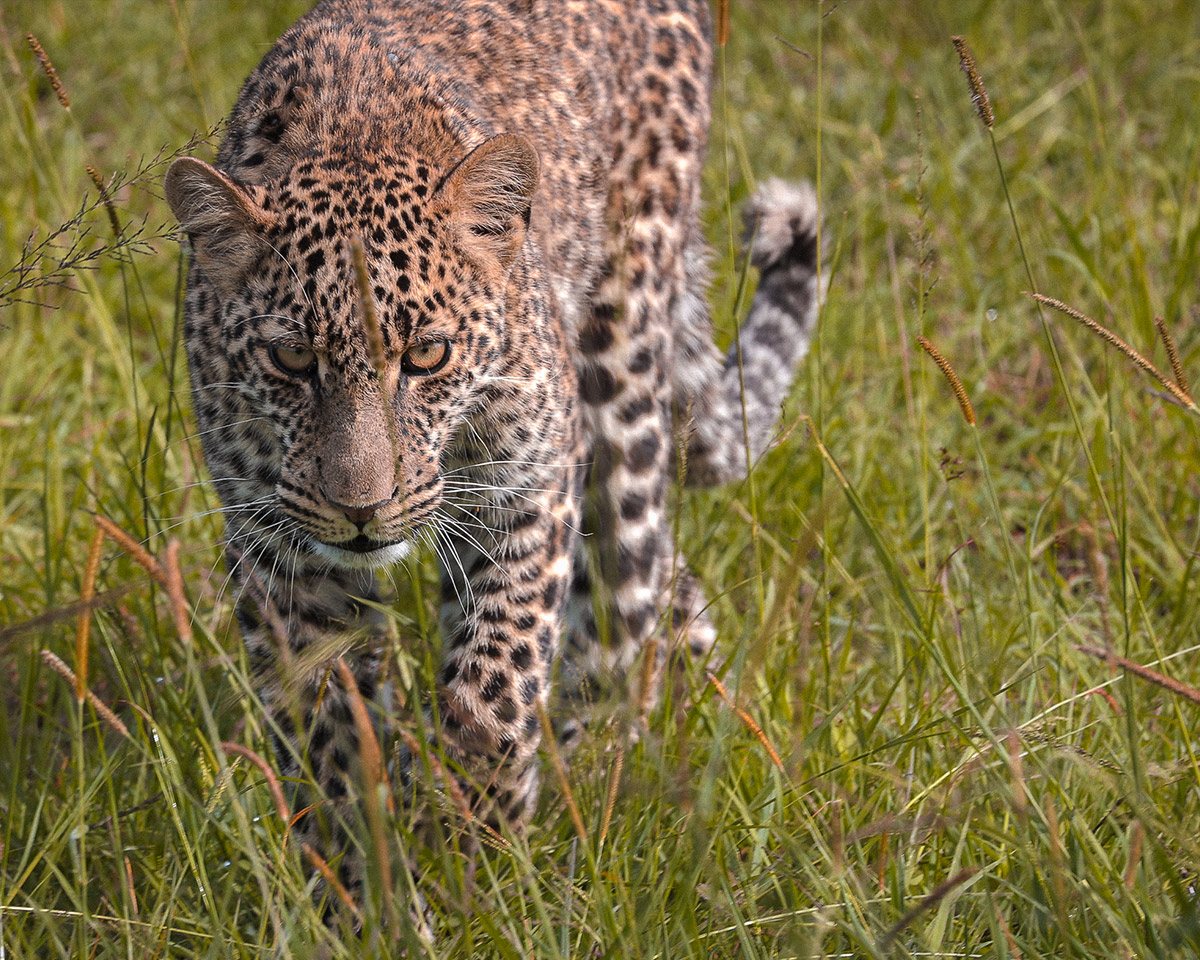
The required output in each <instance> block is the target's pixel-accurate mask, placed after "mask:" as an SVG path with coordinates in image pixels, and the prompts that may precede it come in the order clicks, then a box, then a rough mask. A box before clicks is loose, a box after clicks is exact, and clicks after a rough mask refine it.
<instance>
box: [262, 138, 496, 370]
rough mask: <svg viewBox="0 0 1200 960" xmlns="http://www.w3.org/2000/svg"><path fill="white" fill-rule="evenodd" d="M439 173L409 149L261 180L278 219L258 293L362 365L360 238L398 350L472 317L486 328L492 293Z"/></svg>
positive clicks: (445, 333) (298, 168) (315, 339)
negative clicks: (440, 191) (461, 240)
mask: <svg viewBox="0 0 1200 960" xmlns="http://www.w3.org/2000/svg"><path fill="white" fill-rule="evenodd" d="M442 176H443V173H442V171H441V170H439V169H434V168H433V167H432V166H431V165H430V164H428V163H426V162H424V161H422V160H420V159H417V158H411V157H401V156H380V157H374V158H348V157H346V156H344V155H343V156H336V157H335V156H327V157H321V158H310V159H307V160H304V161H301V162H299V163H297V164H295V165H294V166H293V167H292V168H291V169H290V170H289V171H288V173H287V174H286V175H285V176H284V177H282V178H281V179H280V180H278V181H277V182H275V183H273V184H269V185H267V186H266V187H265V188H264V190H265V192H264V196H263V206H264V209H266V210H268V211H269V212H271V213H273V214H274V217H275V219H274V226H273V227H272V228H271V230H270V231H269V232H268V234H267V238H266V239H267V244H268V252H267V254H266V255H265V258H264V269H263V270H260V271H258V272H257V274H256V276H255V278H254V283H255V288H256V291H257V292H258V293H259V296H258V297H255V300H266V301H267V302H268V304H269V312H270V313H271V314H274V315H277V316H278V317H289V318H294V320H296V321H299V322H300V323H302V324H303V334H304V337H305V338H306V339H307V340H308V342H310V343H311V344H313V345H314V346H318V347H319V348H320V349H321V350H322V351H323V352H325V353H327V354H328V355H329V356H330V357H331V358H335V359H337V358H341V359H343V360H346V361H348V360H350V358H352V357H353V358H356V359H357V360H358V361H359V362H360V363H361V361H362V360H363V345H364V344H363V334H362V330H363V328H362V310H363V305H362V303H361V300H362V296H363V293H364V291H362V290H361V289H360V286H361V280H360V278H359V277H358V275H357V273H356V270H355V267H354V261H353V252H352V250H353V247H354V245H355V244H356V243H357V244H360V245H361V248H362V251H363V254H364V262H365V265H366V267H367V283H368V285H369V291H367V292H368V293H369V296H370V300H371V305H372V308H373V309H374V311H375V314H376V316H377V317H378V321H379V328H380V332H381V334H382V337H383V346H384V348H385V350H387V351H389V352H390V353H396V352H398V351H401V350H403V349H404V347H405V346H406V345H407V344H409V343H411V342H412V341H413V340H414V339H420V338H431V337H440V338H458V337H461V336H463V335H464V334H465V333H467V332H468V330H467V329H466V328H467V327H468V326H469V325H470V324H472V323H474V324H475V325H480V324H485V325H486V323H487V321H488V320H489V319H491V318H492V315H493V314H494V312H495V311H494V310H493V309H490V308H491V307H493V306H494V299H495V295H494V291H492V290H491V289H490V288H489V284H488V283H487V279H486V277H483V276H482V275H481V274H480V273H479V271H477V270H475V269H473V265H472V264H471V262H470V260H469V258H467V257H465V256H463V254H462V251H461V249H460V248H459V245H458V244H457V243H456V242H455V237H454V234H453V231H452V229H451V228H450V226H449V224H448V223H447V216H448V212H447V209H446V208H445V206H444V205H441V206H440V205H438V204H436V203H433V202H431V200H432V197H433V195H434V194H435V192H436V190H437V187H438V183H439V181H440V180H441V178H442ZM256 306H257V304H256ZM264 312H267V311H264ZM293 328H294V324H293ZM281 332H285V331H281Z"/></svg>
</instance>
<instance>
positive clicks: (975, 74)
mask: <svg viewBox="0 0 1200 960" xmlns="http://www.w3.org/2000/svg"><path fill="white" fill-rule="evenodd" d="M950 39H951V40H952V41H953V43H954V49H955V50H956V51H958V65H959V66H960V67H961V68H962V72H963V73H965V74H966V75H967V86H968V87H970V89H971V102H972V103H973V104H975V112H976V113H977V114H979V122H980V123H982V124H983V125H984V126H985V127H987V128H988V129H989V130H991V129H992V128H993V127H994V126H995V125H996V116H995V114H993V113H992V101H991V98H990V97H989V96H988V92H987V87H985V86H984V85H983V78H982V77H980V76H979V70H978V68H977V67H976V66H975V58H974V57H973V56H971V48H970V47H968V46H967V38H966V37H957V36H955V37H951V38H950Z"/></svg>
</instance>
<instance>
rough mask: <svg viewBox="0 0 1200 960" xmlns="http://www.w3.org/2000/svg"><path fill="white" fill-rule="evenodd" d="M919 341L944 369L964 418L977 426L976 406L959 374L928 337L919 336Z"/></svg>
mask: <svg viewBox="0 0 1200 960" xmlns="http://www.w3.org/2000/svg"><path fill="white" fill-rule="evenodd" d="M917 343H919V344H920V345H921V349H923V350H924V351H925V352H926V353H927V354H929V355H930V356H931V357H932V358H933V362H934V363H936V364H937V366H938V369H939V370H941V371H942V376H944V377H945V378H946V381H947V382H948V383H949V384H950V389H951V390H953V391H954V399H955V400H957V401H958V407H959V409H960V410H962V415H963V418H964V419H965V420H966V421H967V423H969V424H970V425H971V426H975V408H974V407H972V406H971V398H970V397H968V396H967V391H966V388H964V387H963V385H962V381H961V380H959V379H958V374H957V373H955V372H954V368H953V367H952V366H950V361H949V360H947V359H946V358H945V357H943V356H942V355H941V353H940V352H939V351H938V348H937V347H935V346H934V345H933V344H932V343H930V342H929V340H928V339H927V338H926V337H917Z"/></svg>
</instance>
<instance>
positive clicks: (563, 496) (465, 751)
mask: <svg viewBox="0 0 1200 960" xmlns="http://www.w3.org/2000/svg"><path fill="white" fill-rule="evenodd" d="M556 473H557V481H555V480H554V479H552V478H547V479H543V480H541V481H537V485H536V486H529V485H525V486H524V487H519V488H516V489H513V490H511V491H510V492H508V493H507V494H503V493H502V494H501V496H500V502H497V503H494V504H493V505H492V506H491V507H490V508H489V509H488V510H487V511H484V513H485V514H486V513H488V512H490V513H491V517H490V518H488V519H489V520H490V522H487V523H486V524H484V523H483V522H481V520H480V518H479V516H478V515H476V516H475V517H474V518H472V519H467V518H466V517H465V516H464V517H458V518H457V520H456V522H454V523H449V524H447V526H448V528H449V532H448V534H447V535H446V536H445V537H444V538H443V539H442V541H441V544H440V547H439V553H441V554H442V556H443V578H444V585H443V595H444V599H445V600H446V601H447V603H446V604H445V608H444V610H445V612H444V615H443V621H444V622H443V633H444V640H443V643H444V656H443V663H442V667H441V671H440V673H439V683H438V691H437V701H436V709H437V722H438V736H439V740H440V743H441V746H442V748H443V749H444V751H445V753H446V755H447V756H448V758H449V759H450V760H451V761H452V762H453V764H454V765H455V766H456V767H457V768H458V770H459V771H460V773H461V774H462V783H463V786H464V787H465V788H466V791H467V796H468V798H469V802H470V803H471V806H472V811H471V812H472V815H473V816H474V817H477V818H479V819H482V820H483V821H484V822H486V823H489V824H492V825H495V824H498V823H499V822H500V821H504V822H507V823H508V824H509V825H519V824H521V823H522V822H523V821H524V820H525V819H526V818H527V817H528V816H529V814H530V813H531V812H532V810H533V807H534V805H535V803H536V800H537V781H538V778H537V763H536V756H537V748H538V744H539V742H540V740H541V719H540V717H539V711H540V710H541V709H544V707H545V705H546V703H547V698H548V693H549V689H550V673H551V669H552V667H553V664H554V659H555V657H556V655H557V652H558V645H559V638H560V636H561V634H562V621H563V607H564V603H565V599H566V595H567V589H568V582H569V580H570V575H571V559H572V552H573V549H574V541H575V528H576V503H575V500H576V498H575V495H574V480H573V478H572V475H573V470H571V469H563V470H558V471H556Z"/></svg>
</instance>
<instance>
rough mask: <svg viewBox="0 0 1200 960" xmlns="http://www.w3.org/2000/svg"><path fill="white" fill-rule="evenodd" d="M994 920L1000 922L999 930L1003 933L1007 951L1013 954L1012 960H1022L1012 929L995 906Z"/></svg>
mask: <svg viewBox="0 0 1200 960" xmlns="http://www.w3.org/2000/svg"><path fill="white" fill-rule="evenodd" d="M993 906H994V907H995V911H996V920H997V921H998V922H999V924H1000V930H1001V932H1002V933H1003V934H1004V942H1005V943H1006V944H1008V952H1009V953H1011V954H1012V955H1013V960H1024V958H1023V957H1022V955H1021V951H1020V950H1018V949H1017V940H1016V937H1014V936H1013V935H1012V929H1011V928H1010V927H1009V925H1008V921H1007V920H1005V919H1004V914H1002V913H1001V912H1000V908H999V907H998V906H995V905H993Z"/></svg>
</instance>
